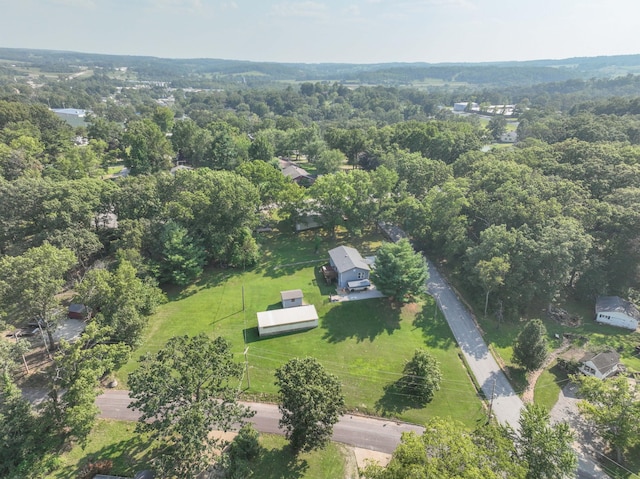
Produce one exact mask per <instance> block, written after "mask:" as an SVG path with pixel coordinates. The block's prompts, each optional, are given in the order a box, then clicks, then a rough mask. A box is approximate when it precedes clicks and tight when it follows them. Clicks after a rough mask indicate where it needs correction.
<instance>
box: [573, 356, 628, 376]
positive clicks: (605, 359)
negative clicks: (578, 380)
mask: <svg viewBox="0 0 640 479" xmlns="http://www.w3.org/2000/svg"><path fill="white" fill-rule="evenodd" d="M619 366H620V355H619V354H618V353H616V352H615V351H603V352H601V353H597V354H596V353H587V354H586V355H585V356H584V357H583V358H582V359H581V360H580V366H579V367H578V370H579V371H580V372H581V373H582V374H586V375H587V376H595V377H597V378H598V379H605V378H608V377H609V376H612V375H613V374H615V373H617V372H618V371H619Z"/></svg>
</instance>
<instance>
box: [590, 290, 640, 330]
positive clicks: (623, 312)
mask: <svg viewBox="0 0 640 479" xmlns="http://www.w3.org/2000/svg"><path fill="white" fill-rule="evenodd" d="M596 321H597V322H598V323H603V324H609V325H611V326H618V327H620V328H627V329H631V330H632V331H635V330H636V329H638V324H639V323H640V311H638V308H636V306H635V305H634V304H633V303H630V302H629V301H625V300H624V299H622V298H620V297H618V296H600V297H598V299H597V300H596Z"/></svg>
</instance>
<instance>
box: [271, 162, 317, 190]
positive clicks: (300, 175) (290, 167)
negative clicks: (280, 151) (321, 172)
mask: <svg viewBox="0 0 640 479" xmlns="http://www.w3.org/2000/svg"><path fill="white" fill-rule="evenodd" d="M279 162H280V171H281V172H282V174H283V175H284V176H286V177H287V178H291V180H292V181H293V182H294V183H298V184H299V185H300V186H311V185H312V184H313V183H314V182H315V181H316V179H315V177H314V176H313V175H311V174H309V173H308V172H307V170H305V169H304V168H300V167H299V166H298V165H297V164H295V163H294V162H293V161H289V160H284V159H280V160H279Z"/></svg>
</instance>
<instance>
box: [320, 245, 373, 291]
mask: <svg viewBox="0 0 640 479" xmlns="http://www.w3.org/2000/svg"><path fill="white" fill-rule="evenodd" d="M329 264H330V265H331V267H332V268H333V269H334V270H335V272H336V274H337V280H338V287H339V288H348V287H349V282H361V281H363V280H368V279H369V273H370V272H371V268H370V267H369V265H368V264H367V262H366V261H365V260H364V258H362V256H360V253H358V250H357V249H355V248H351V247H350V246H338V247H337V248H333V249H332V250H330V251H329Z"/></svg>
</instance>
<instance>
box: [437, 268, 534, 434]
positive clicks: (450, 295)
mask: <svg viewBox="0 0 640 479" xmlns="http://www.w3.org/2000/svg"><path fill="white" fill-rule="evenodd" d="M427 264H428V266H429V281H428V282H427V290H428V291H429V294H430V295H431V296H433V297H434V298H435V300H436V302H437V303H438V306H439V307H440V310H441V311H442V312H443V313H444V317H445V319H446V320H447V323H449V327H450V328H451V331H452V332H453V335H454V337H455V338H456V341H457V342H458V345H459V346H460V349H461V350H462V353H463V354H464V357H465V359H466V360H467V363H468V364H469V368H470V369H471V372H472V373H473V375H474V376H475V378H476V381H477V382H478V384H479V385H480V387H481V388H482V391H483V392H484V394H485V396H486V397H487V398H491V396H492V395H493V398H494V399H493V412H494V414H495V417H496V419H497V420H498V421H499V422H500V423H502V424H508V425H509V426H511V427H512V428H513V429H515V430H517V429H518V420H519V419H520V410H521V409H522V408H523V407H524V404H523V402H522V400H521V399H520V398H519V397H518V395H517V394H516V393H515V391H514V390H513V388H512V387H511V384H510V383H509V381H508V380H507V377H506V376H505V375H504V373H503V372H502V370H501V369H500V367H499V366H498V363H497V362H496V360H495V359H493V356H492V355H491V353H490V352H489V348H487V345H486V343H485V342H484V339H482V335H481V334H480V331H479V330H478V327H477V326H476V323H475V322H474V321H473V319H472V318H471V314H470V313H469V311H468V310H467V308H466V307H465V306H464V305H463V304H462V303H461V302H460V300H459V299H458V297H457V296H456V294H455V293H454V291H453V289H451V287H450V286H449V285H448V284H447V282H446V281H445V280H444V279H443V278H442V276H441V275H440V273H439V272H438V270H437V269H436V267H435V266H434V265H433V263H431V261H429V260H427Z"/></svg>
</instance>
